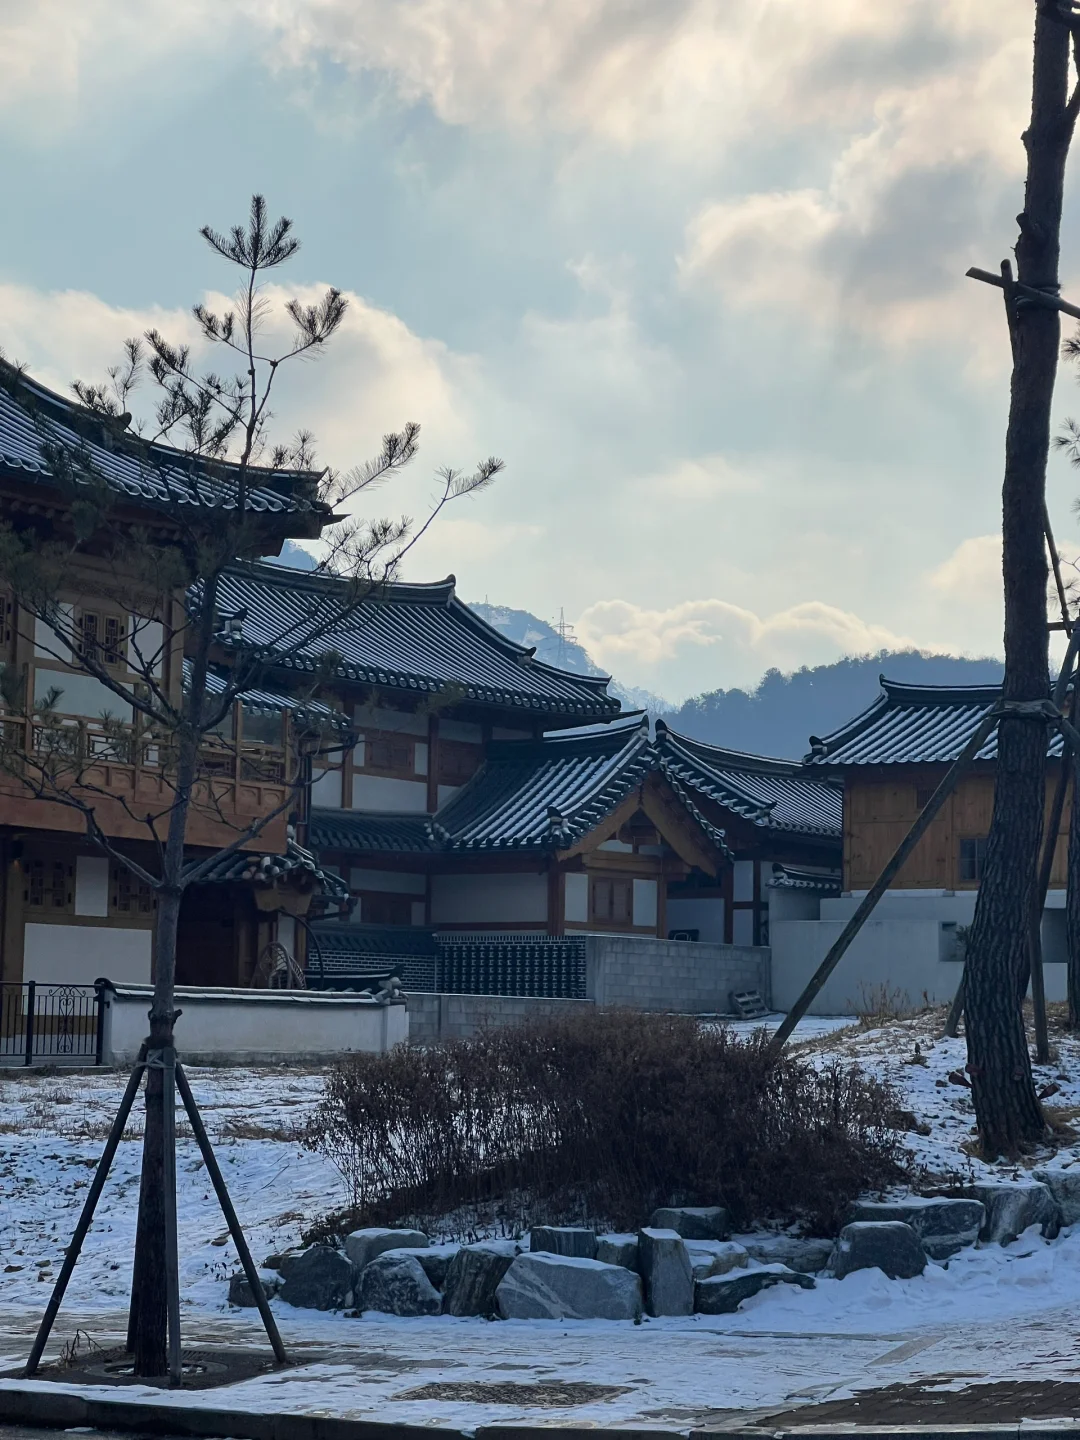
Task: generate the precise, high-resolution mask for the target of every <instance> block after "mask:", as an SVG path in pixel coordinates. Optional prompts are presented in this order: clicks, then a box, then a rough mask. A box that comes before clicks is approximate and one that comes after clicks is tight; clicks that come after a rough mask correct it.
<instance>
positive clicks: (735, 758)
mask: <svg viewBox="0 0 1080 1440" xmlns="http://www.w3.org/2000/svg"><path fill="white" fill-rule="evenodd" d="M656 745H657V749H658V750H659V752H660V754H661V756H662V757H663V764H664V769H665V770H666V772H667V773H668V774H669V775H672V776H674V777H676V778H677V779H678V780H680V781H681V782H682V783H683V784H684V785H686V786H687V787H688V788H690V789H691V790H695V791H697V792H698V793H699V794H702V795H707V796H708V797H709V798H710V799H711V800H715V801H716V803H717V804H719V805H722V806H724V808H725V809H727V810H730V811H732V812H733V813H734V814H736V815H740V816H742V818H743V819H744V820H749V821H750V822H751V823H752V824H754V825H758V826H761V827H762V828H763V829H766V830H782V831H785V832H798V833H799V834H803V835H820V836H830V837H834V836H835V837H836V838H839V837H840V835H841V834H842V833H843V794H842V791H841V790H840V788H839V786H838V785H835V784H833V783H832V782H830V781H828V780H826V779H824V778H823V777H821V776H818V775H808V774H807V773H806V770H805V768H804V767H803V766H802V765H799V764H796V763H795V762H794V761H790V760H773V759H770V758H768V757H766V756H763V755H745V754H743V753H742V752H741V751H739V750H725V749H723V748H722V747H721V746H719V745H706V744H705V743H704V742H703V741H700V740H691V739H689V738H688V737H687V736H685V735H676V734H675V732H674V731H672V730H669V729H668V728H667V726H666V725H665V724H664V722H663V721H662V720H658V721H657V722H656Z"/></svg>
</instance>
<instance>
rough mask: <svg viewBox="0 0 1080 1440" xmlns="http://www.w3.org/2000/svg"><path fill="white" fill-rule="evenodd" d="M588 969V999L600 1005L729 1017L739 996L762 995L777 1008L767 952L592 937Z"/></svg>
mask: <svg viewBox="0 0 1080 1440" xmlns="http://www.w3.org/2000/svg"><path fill="white" fill-rule="evenodd" d="M585 965H586V994H587V995H588V996H589V998H590V999H591V1000H594V1001H595V1002H596V1004H597V1005H628V1006H631V1007H633V1008H634V1009H636V1010H660V1011H670V1010H673V1011H677V1012H679V1013H682V1014H686V1015H703V1014H720V1015H726V1014H730V1013H731V1002H730V999H729V996H730V994H731V992H732V991H733V990H757V991H759V992H760V994H761V997H762V999H763V1000H764V1001H765V1003H766V1004H770V1003H771V1000H770V995H769V979H770V970H771V965H770V954H769V950H768V948H767V947H765V946H751V945H718V944H715V943H712V942H709V941H703V940H697V941H694V940H660V939H656V938H653V937H652V936H646V937H640V936H637V935H588V936H586V940H585Z"/></svg>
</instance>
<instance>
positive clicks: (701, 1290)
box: [694, 1265, 815, 1315]
mask: <svg viewBox="0 0 1080 1440" xmlns="http://www.w3.org/2000/svg"><path fill="white" fill-rule="evenodd" d="M814 1284H815V1282H814V1280H812V1279H811V1277H810V1276H809V1275H803V1274H801V1273H800V1272H799V1271H798V1270H789V1269H788V1268H787V1266H786V1265H768V1266H766V1267H764V1268H763V1269H761V1270H736V1271H733V1272H731V1273H730V1274H728V1275H714V1276H712V1277H711V1278H710V1279H708V1280H698V1281H695V1283H694V1309H695V1310H696V1311H697V1312H698V1314H700V1315H730V1314H732V1313H733V1312H734V1311H736V1310H737V1309H738V1308H739V1306H740V1305H741V1304H742V1302H743V1301H744V1300H749V1299H750V1296H751V1295H757V1294H759V1293H760V1292H761V1291H762V1290H768V1289H769V1288H770V1286H772V1285H798V1286H800V1287H801V1288H802V1289H803V1290H812V1289H813V1288H814Z"/></svg>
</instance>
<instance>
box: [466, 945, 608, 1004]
mask: <svg viewBox="0 0 1080 1440" xmlns="http://www.w3.org/2000/svg"><path fill="white" fill-rule="evenodd" d="M438 946H439V978H438V988H439V989H440V990H442V991H444V992H446V993H448V994H452V995H529V996H550V997H552V998H562V999H568V1000H582V999H584V998H585V939H584V936H581V935H574V936H570V935H565V936H557V937H556V936H547V935H490V936H488V935H462V936H460V937H459V936H454V937H453V938H451V936H450V935H448V934H444V935H440V936H439V937H438Z"/></svg>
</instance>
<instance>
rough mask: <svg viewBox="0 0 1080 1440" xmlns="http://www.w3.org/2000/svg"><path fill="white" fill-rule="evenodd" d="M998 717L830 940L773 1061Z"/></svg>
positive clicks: (986, 719) (985, 726)
mask: <svg viewBox="0 0 1080 1440" xmlns="http://www.w3.org/2000/svg"><path fill="white" fill-rule="evenodd" d="M1001 714H1002V707H1001V706H1000V705H995V706H994V707H993V709H991V710H988V711H987V712H986V714H985V715H984V716H983V718H982V719H981V720H980V721H979V723H978V725H977V726H976V728H975V732H974V734H973V735H972V736H971V739H970V740H969V741H968V742H967V744H966V745H965V746H964V748H963V750H961V752H960V754H959V755H958V756H957V757H956V759H955V760H954V761H953V763H952V766H951V768H950V769H949V772H948V774H947V775H946V776H945V778H944V779H943V780H942V782H941V784H940V785H939V786H938V787H937V789H936V790H935V791H934V793H933V795H932V796H931V797H930V799H929V801H928V802H927V803H926V805H925V807H924V808H923V811H922V814H921V815H920V816H919V818H918V819H917V820H916V821H915V824H914V825H913V826H912V827H911V829H910V830H909V831H908V833H907V834H906V835H905V836H904V838H903V840H901V842H900V844H899V845H898V846H897V848H896V851H895V853H894V855H893V857H892V859H891V860H890V861H889V863H888V864H887V865H886V866H885V869H884V870H882V872H881V874H880V875H879V876H878V878H877V879H876V880H875V881H874V883H873V885H872V886H871V888H870V889H869V890H868V891H867V892H866V895H865V897H864V898H863V901H862V903H861V904H860V906H859V908H858V909H857V910H856V911H855V914H854V915H852V917H851V919H850V920H849V921H848V923H847V924H846V925H845V926H844V928H843V930H842V931H841V932H840V934H839V935H838V936H837V938H836V940H835V941H834V943H833V945H832V948H831V949H830V950H829V953H828V954H827V955H826V956H825V958H824V960H822V962H821V964H820V965H819V966H818V968H817V969H816V970H815V971H814V973H813V975H811V977H810V979H809V980H808V981H807V984H806V988H805V989H804V990H803V992H802V994H801V995H800V996H799V998H798V999H797V1000H796V1001H795V1004H794V1005H793V1006H792V1007H791V1009H790V1010H789V1012H788V1013H787V1015H786V1016H785V1017H784V1020H783V1022H782V1024H781V1025H780V1028H779V1029H778V1030H777V1031H776V1033H775V1034H774V1035H773V1037H772V1040H771V1041H770V1042H769V1054H770V1056H771V1057H772V1058H773V1059H775V1058H776V1057H777V1056H778V1055H779V1054H780V1052H781V1050H783V1048H784V1046H785V1045H786V1044H787V1041H788V1038H789V1036H790V1035H791V1032H792V1031H793V1030H794V1029H795V1027H796V1025H798V1023H799V1021H800V1020H801V1019H802V1018H803V1016H804V1015H805V1014H806V1012H807V1010H809V1008H810V1006H811V1004H812V1003H813V1000H814V997H815V995H817V994H818V992H819V991H820V990H821V988H822V986H823V985H824V984H825V982H826V980H828V978H829V976H830V975H831V974H832V972H833V971H834V970H835V969H836V967H837V965H838V964H839V963H840V961H841V959H842V958H843V956H844V953H845V951H846V950H847V949H848V947H849V946H850V944H851V942H852V941H853V940H854V939H855V937H856V935H858V933H859V931H860V930H861V929H862V927H863V925H864V924H865V923H866V921H867V920H868V919H869V918H870V915H871V914H872V913H873V911H874V909H875V907H876V906H877V903H878V901H879V900H880V899H881V897H882V895H884V894H885V891H886V890H887V889H888V888H889V886H890V884H891V883H892V880H893V877H894V876H895V875H896V874H897V872H898V871H899V870H900V869H901V868H902V867H903V865H904V863H905V861H906V860H907V858H908V856H909V855H910V854H911V852H912V851H913V850H914V849H915V846H916V845H918V843H919V841H920V840H921V839H922V837H923V835H925V833H926V831H927V830H928V829H929V827H930V823H931V821H932V820H933V819H934V817H935V815H936V814H937V813H938V811H939V810H940V809H941V807H942V805H944V803H945V801H946V800H947V799H948V797H949V795H950V794H951V793H952V791H953V790H954V789H955V787H956V782H957V781H958V780H959V779H960V776H961V775H962V774H963V773H964V771H965V770H966V769H967V768H968V766H969V765H970V764H971V763H972V761H973V760H974V759H975V757H976V755H977V754H978V753H979V751H980V750H981V749H982V747H983V746H984V745H985V744H986V742H987V740H988V739H989V738H990V735H991V733H992V732H993V730H994V727H995V726H996V725H997V723H998V720H999V718H1000V717H1001Z"/></svg>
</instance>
